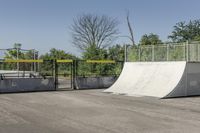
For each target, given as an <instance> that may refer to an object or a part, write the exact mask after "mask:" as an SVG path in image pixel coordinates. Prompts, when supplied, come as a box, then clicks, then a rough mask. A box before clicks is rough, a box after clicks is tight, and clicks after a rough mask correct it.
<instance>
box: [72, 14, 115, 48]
mask: <svg viewBox="0 0 200 133" xmlns="http://www.w3.org/2000/svg"><path fill="white" fill-rule="evenodd" d="M117 25H118V21H117V20H116V19H113V18H111V17H108V16H104V15H103V16H98V15H92V14H84V15H82V16H79V17H77V18H76V19H74V23H73V25H72V26H71V31H72V39H73V44H74V45H75V46H76V47H78V48H79V49H81V50H84V51H85V50H87V49H88V48H90V47H95V48H97V49H100V48H105V47H108V46H109V45H110V44H111V43H112V42H113V40H114V39H115V38H116V36H117V34H118V29H117Z"/></svg>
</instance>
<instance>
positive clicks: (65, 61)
mask: <svg viewBox="0 0 200 133" xmlns="http://www.w3.org/2000/svg"><path fill="white" fill-rule="evenodd" d="M56 62H57V63H72V62H73V60H56Z"/></svg>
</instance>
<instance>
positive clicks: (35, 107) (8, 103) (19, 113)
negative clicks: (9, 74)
mask: <svg viewBox="0 0 200 133" xmlns="http://www.w3.org/2000/svg"><path fill="white" fill-rule="evenodd" d="M0 107H1V108H0V133H183V132H184V133H187V132H191V133H199V131H200V126H199V125H200V97H193V98H192V97H191V98H176V99H163V100H159V99H157V98H152V97H124V96H121V95H112V94H107V93H102V90H82V91H81V90H79V91H61V92H40V93H22V94H20V93H17V94H2V95H0Z"/></svg>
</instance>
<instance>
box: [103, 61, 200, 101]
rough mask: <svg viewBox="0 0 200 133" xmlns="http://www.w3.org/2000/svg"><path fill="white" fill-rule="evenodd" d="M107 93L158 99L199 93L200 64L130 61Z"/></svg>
mask: <svg viewBox="0 0 200 133" xmlns="http://www.w3.org/2000/svg"><path fill="white" fill-rule="evenodd" d="M105 92H112V93H116V94H125V95H129V96H153V97H159V98H167V97H179V96H191V95H200V63H188V62H185V61H181V62H134V63H133V62H127V63H125V64H124V68H123V70H122V73H121V75H120V77H119V78H118V80H117V81H116V82H115V83H114V84H113V85H112V86H111V87H110V88H109V89H107V90H105Z"/></svg>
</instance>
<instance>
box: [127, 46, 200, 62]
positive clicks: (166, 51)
mask: <svg viewBox="0 0 200 133" xmlns="http://www.w3.org/2000/svg"><path fill="white" fill-rule="evenodd" d="M127 61H128V62H139V61H141V62H145V61H191V62H198V61H200V42H185V43H168V44H162V45H145V46H129V47H128V46H127Z"/></svg>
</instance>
